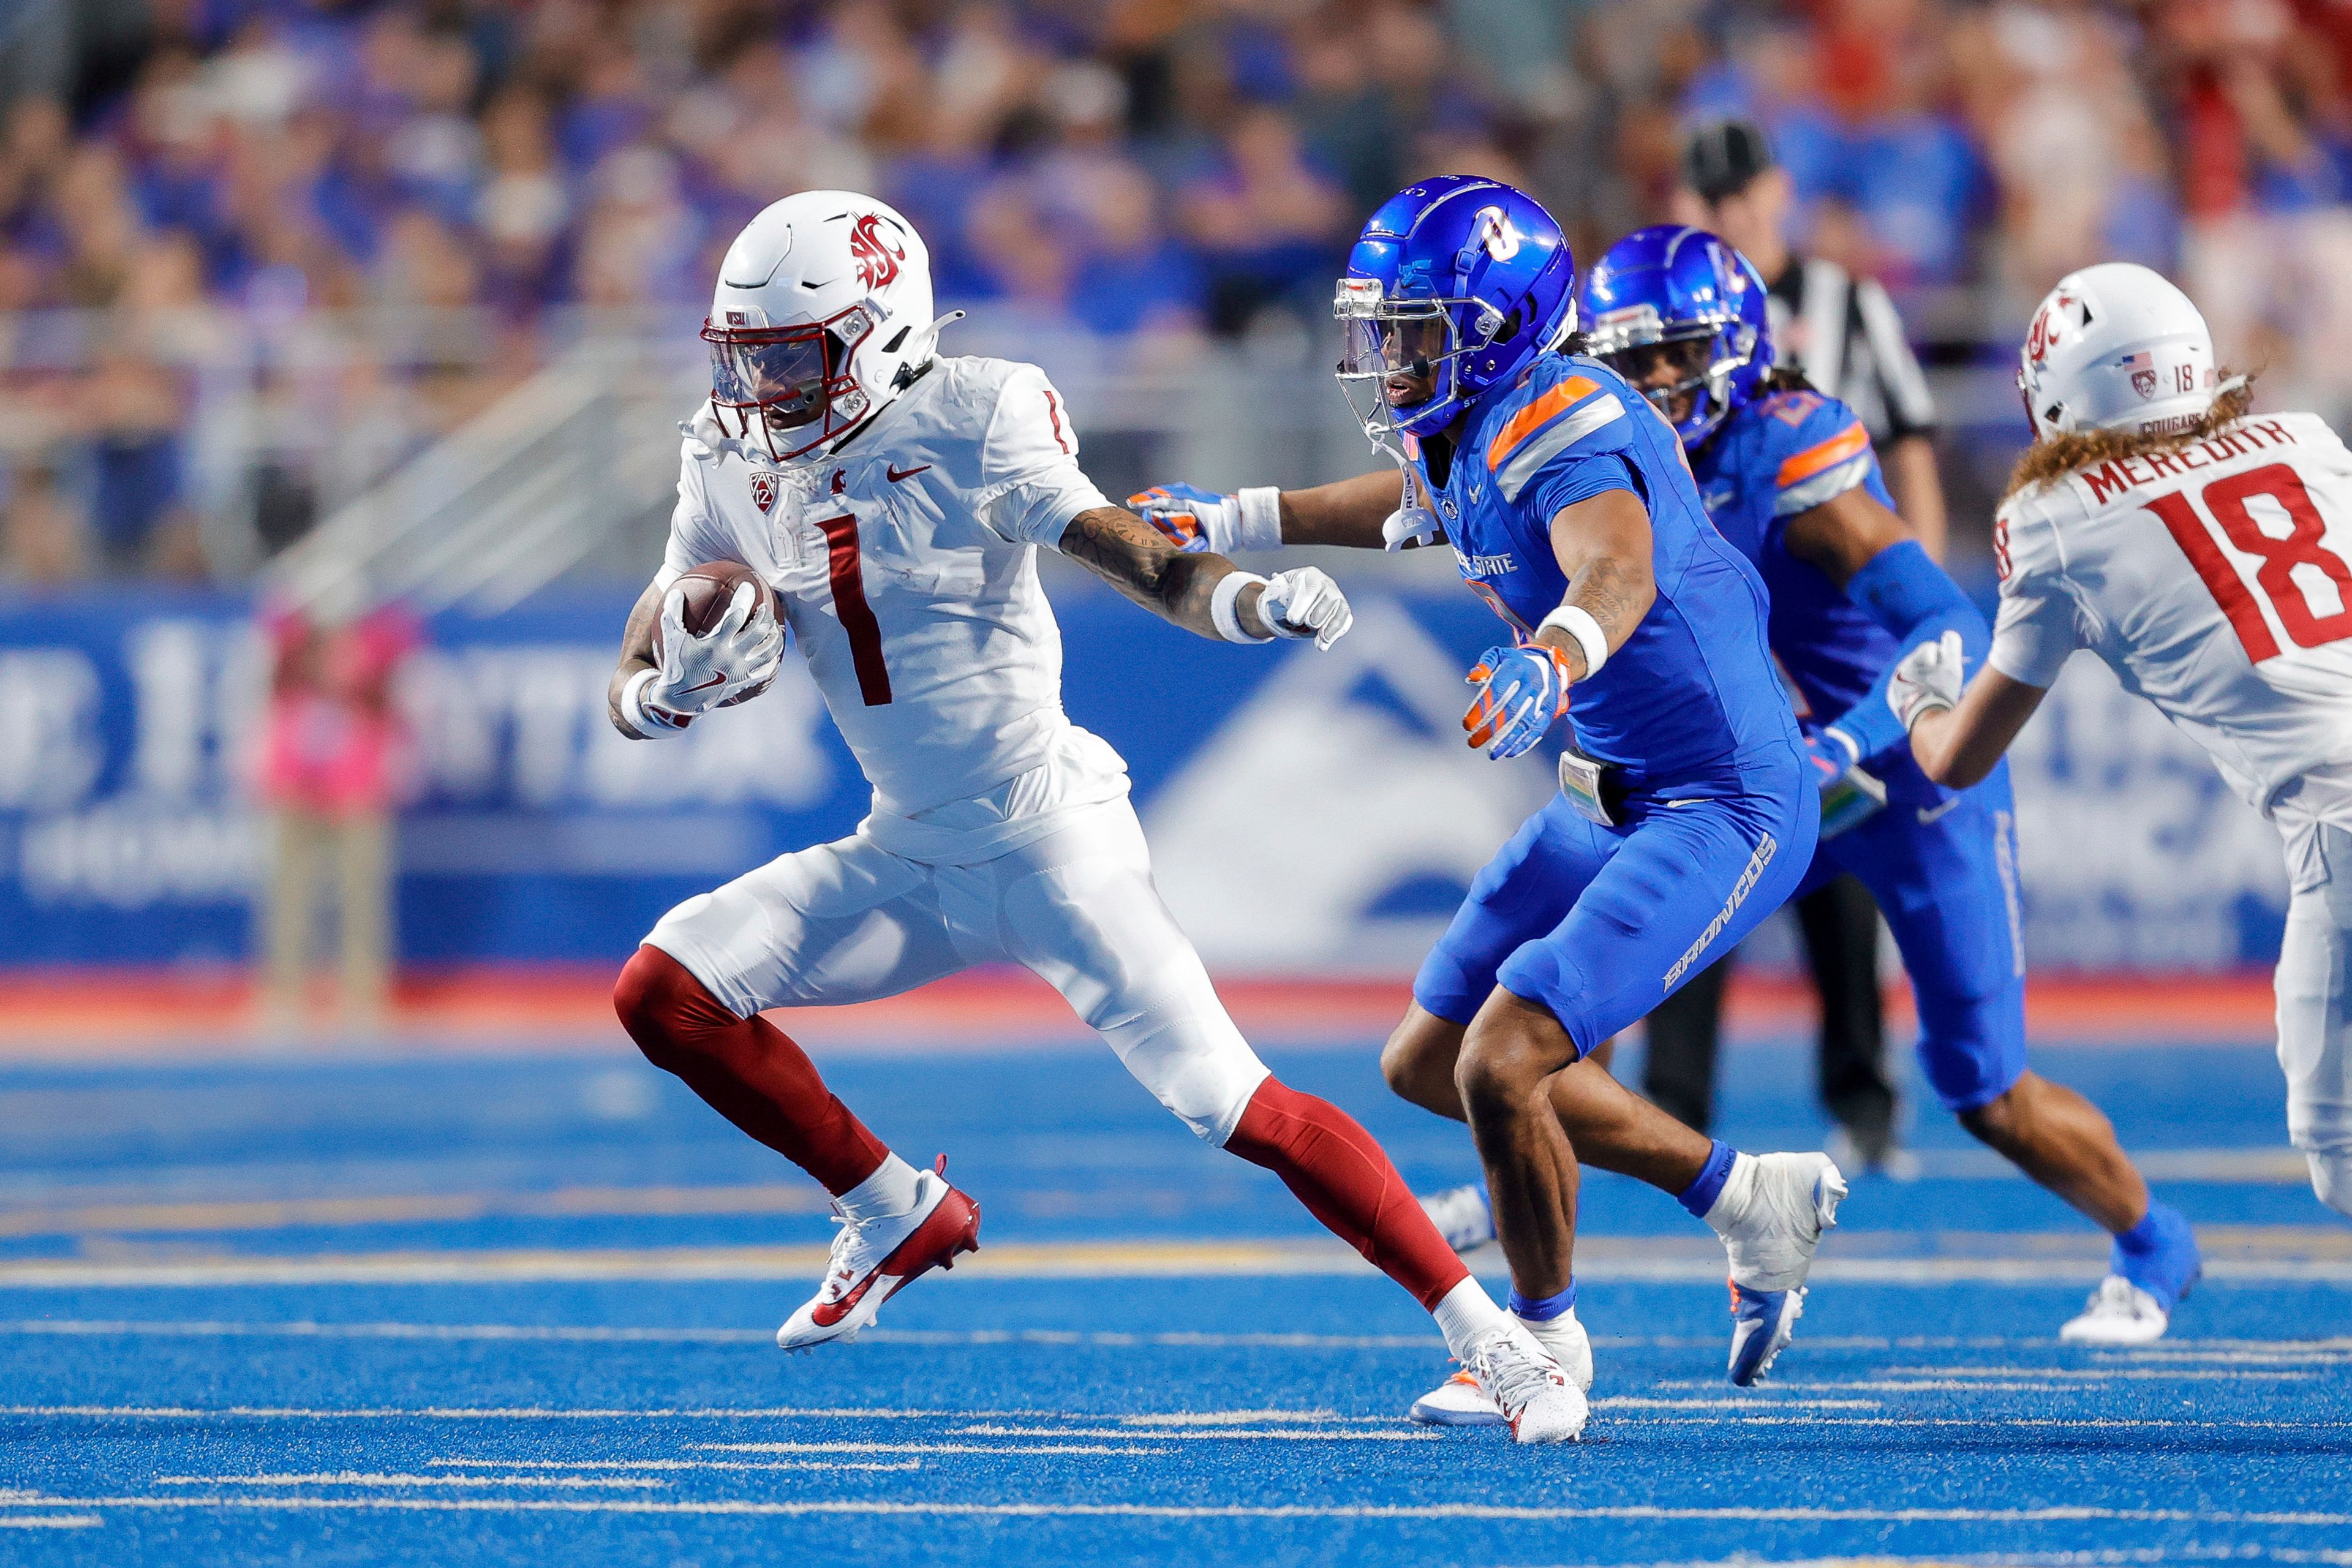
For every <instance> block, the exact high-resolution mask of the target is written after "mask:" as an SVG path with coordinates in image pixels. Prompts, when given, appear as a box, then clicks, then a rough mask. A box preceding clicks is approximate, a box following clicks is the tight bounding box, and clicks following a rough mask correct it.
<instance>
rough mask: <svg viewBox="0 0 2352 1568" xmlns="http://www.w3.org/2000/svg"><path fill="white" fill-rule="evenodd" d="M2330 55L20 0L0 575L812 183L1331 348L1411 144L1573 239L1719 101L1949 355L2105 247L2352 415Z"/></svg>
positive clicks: (665, 1)
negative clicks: (1513, 188) (1360, 250)
mask: <svg viewBox="0 0 2352 1568" xmlns="http://www.w3.org/2000/svg"><path fill="white" fill-rule="evenodd" d="M2347 84H2352V0H2143V3H2141V4H2137V5H2124V4H2107V5H2097V4H2088V3H2069V0H1994V3H1991V4H1971V3H1964V0H1781V3H1778V4H1772V3H1765V0H7V4H5V5H0V574H5V575H8V576H13V577H16V578H31V579H57V578H71V577H75V576H78V575H81V574H89V573H99V572H112V573H129V572H150V573H159V574H172V575H198V574H205V573H207V572H210V573H215V574H220V573H230V572H236V571H240V570H243V569H245V568H246V567H247V566H249V565H250V564H251V563H252V561H253V560H254V559H256V558H257V556H258V555H260V554H264V553H266V552H268V550H269V549H271V548H274V547H276V546H278V545H279V544H282V543H283V542H285V541H286V540H287V539H289V538H291V537H294V536H295V535H297V534H299V532H300V531H302V530H303V529H304V528H305V527H307V526H308V524H309V522H310V520H311V519H312V518H314V517H315V516H316V515H317V513H318V512H319V510H320V509H321V508H322V507H323V506H326V505H327V504H329V503H331V501H332V500H334V499H335V497H336V495H337V494H338V493H341V492H344V491H348V490H349V489H351V488H352V486H354V485H356V484H358V483H361V482H363V481H364V479H366V478H368V477H371V476H373V474H375V473H378V472H380V471H382V469H383V468H384V467H385V466H386V465H388V464H390V463H392V462H394V461H396V460H397V459H398V458H400V457H402V456H404V454H405V453H406V452H407V451H409V450H412V449H414V447H415V446H416V445H417V444H419V443H420V442H422V441H425V440H427V439H429V438H430V437H432V436H433V435H434V434H436V433H437V432H439V431H441V430H446V429H447V428H449V427H451V426H454V425H455V424H457V423H458V422H460V421H462V420H463V419H465V418H466V417H467V416H469V415H471V414H472V413H474V412H476V411H478V409H480V408H481V407H483V406H484V405H487V404H488V402H489V401H490V400H491V399H493V398H494V397H495V396H496V395H498V394H499V392H501V391H503V390H505V389H506V388H508V387H510V386H512V385H513V384H515V383H516V382H517V380H518V379H519V378H520V377H521V376H522V375H524V374H528V372H529V371H530V369H532V368H533V367H534V366H535V365H538V364H540V363H543V362H544V359H545V356H546V355H547V354H548V353H550V352H551V342H555V341H558V340H560V338H561V336H562V332H563V331H565V330H567V329H566V327H565V325H564V324H565V323H571V322H576V321H578V320H579V316H578V311H579V310H582V309H583V308H584V309H588V310H599V311H605V312H619V313H624V314H625V313H630V312H635V313H636V314H637V315H638V316H641V317H644V318H646V319H648V320H657V321H663V322H665V323H668V322H672V321H675V322H677V323H678V327H677V330H678V331H681V332H684V333H688V334H690V331H691V328H692V325H693V323H694V321H695V320H696V318H697V316H698V311H697V310H696V309H695V301H696V300H698V298H699V297H701V296H703V295H705V294H706V293H707V290H708V288H709V278H710V276H711V275H712V272H713V269H714V267H715V263H716V258H717V257H718V255H719V251H720V250H722V249H723V247H725V245H726V243H727V241H728V239H729V238H730V237H731V236H732V235H733V233H734V232H735V230H736V229H737V228H738V227H739V226H740V225H741V224H742V223H743V222H744V221H745V220H746V219H748V218H749V217H750V216H751V215H752V214H753V213H755V212H756V211H758V210H759V208H760V207H761V206H762V205H765V204H766V203H768V202H770V201H772V200H774V199H775V198H777V197H779V196H782V195H787V194H789V193H791V192H793V191H795V190H801V189H805V188H810V187H814V186H846V187H852V188H857V189H863V190H868V191H872V192H875V193H877V194H878V195H882V196H884V197H885V198H886V199H888V200H890V201H892V202H894V203H896V204H897V205H898V206H900V207H901V208H902V209H903V210H904V211H906V212H907V213H908V216H911V217H912V218H913V219H914V220H915V221H916V223H917V224H918V225H919V226H920V227H921V228H922V229H923V231H924V232H925V234H926V235H927V236H928V237H929V241H930V244H931V248H932V252H933V256H934V258H935V263H936V267H937V271H938V277H939V282H940V292H941V296H942V300H943V303H946V304H960V305H966V306H975V305H985V306H988V307H989V308H990V309H991V310H992V312H994V313H996V314H997V315H998V316H999V317H1000V318H1002V319H1005V320H1010V321H1015V322H1019V321H1038V322H1040V323H1050V324H1052V325H1053V326H1055V328H1056V329H1057V330H1072V329H1075V330H1081V331H1087V332H1091V333H1096V334H1105V335H1108V336H1112V337H1116V338H1119V339H1122V340H1125V341H1126V342H1130V343H1132V344H1134V345H1137V346H1136V347H1135V349H1134V350H1133V352H1134V353H1139V354H1140V353H1149V354H1151V355H1154V356H1162V357H1164V356H1167V355H1170V354H1182V353H1196V352H1200V350H1201V347H1202V345H1204V344H1211V343H1213V342H1216V340H1218V339H1220V338H1226V339H1237V340H1239V341H1241V342H1244V344H1250V343H1257V344H1278V345H1289V346H1290V348H1291V350H1292V352H1304V350H1302V349H1299V348H1298V346H1297V345H1298V344H1299V342H1300V341H1301V334H1302V331H1303V332H1304V333H1307V334H1313V338H1312V343H1313V348H1314V351H1315V353H1317V354H1318V355H1319V354H1321V353H1323V352H1324V349H1325V345H1324V343H1323V342H1322V339H1321V334H1322V333H1323V332H1324V331H1325V324H1324V320H1323V318H1324V316H1325V314H1326V312H1327V310H1328V291H1329V280H1330V278H1331V276H1332V274H1333V272H1334V270H1335V269H1336V267H1337V265H1338V263H1339V260H1340V258H1342V257H1343V256H1344V254H1345V248H1346V244H1347V241H1348V239H1349V237H1350V236H1351V235H1352V233H1353V232H1354V230H1355V228H1356V226H1357V225H1358V224H1359V223H1360V221H1361V218H1362V216H1364V215H1365V213H1366V212H1367V211H1369V209H1370V207H1371V206H1372V205H1373V204H1375V203H1376V202H1377V201H1379V200H1380V199H1381V197H1383V196H1385V195H1388V194H1389V193H1390V192H1391V191H1392V190H1394V189H1396V188H1397V187H1398V186H1399V185H1401V184H1404V183H1406V182H1407V181H1408V180H1409V179H1411V178H1412V177H1414V176H1416V175H1420V174H1429V173H1436V172H1449V171H1450V172H1470V173H1486V174H1495V175H1497V176H1500V177H1504V178H1507V179H1510V180H1513V181H1515V182H1518V183H1521V184H1526V185H1527V186H1528V187H1529V188H1530V189H1532V190H1533V191H1534V192H1535V193H1536V194H1538V195H1539V196H1540V197H1541V198H1543V199H1544V200H1545V201H1546V202H1547V203H1548V204H1549V205H1552V206H1553V208H1554V210H1555V211H1556V212H1557V213H1558V214H1559V216H1561V218H1562V219H1563V221H1564V222H1566V223H1567V225H1568V226H1569V228H1570V233H1571V235H1572V236H1573V237H1575V239H1576V241H1577V244H1578V248H1579V253H1580V255H1581V256H1585V257H1588V258H1589V257H1590V256H1591V255H1592V254H1595V253H1596V251H1597V249H1598V248H1599V247H1601V246H1602V245H1605V244H1606V243H1607V241H1608V240H1610V239H1612V238H1613V237H1615V236H1616V235H1618V234H1620V233H1622V232H1623V231H1624V230H1625V229H1627V228H1630V227H1632V226H1635V225H1637V224H1639V223H1642V222H1645V221H1652V220H1654V219H1655V218H1657V217H1660V216H1664V213H1665V212H1666V211H1667V210H1668V205H1669V203H1670V202H1671V200H1672V197H1673V195H1674V184H1675V178H1676V171H1677V167H1678V158H1677V153H1678V151H1679V148H1680V145H1681V142H1682V139H1683V136H1684V135H1685V132H1686V131H1687V129H1688V128H1689V126H1690V125H1692V124H1693V123H1694V122H1696V121H1698V120H1700V119H1703V118H1705V117H1708V116H1712V115H1717V114H1723V113H1733V112H1737V113H1742V114H1748V115H1751V116H1753V117H1755V118H1756V119H1758V120H1759V121H1761V122H1762V123H1764V124H1765V125H1766V126H1767V127H1769V130H1770V132H1772V135H1773V137H1774V140H1775V142H1776V143H1777V145H1778V149H1779V152H1780V157H1781V159H1782V161H1783V162H1784V163H1785V164H1786V166H1787V167H1788V168H1789V170H1790V173H1791V174H1792V175H1793V177H1794V179H1795V182H1796V186H1797V192H1798V195H1799V198H1800V199H1799V204H1798V206H1797V210H1796V214H1795V216H1794V219H1793V222H1794V223H1795V225H1796V226H1797V227H1798V229H1799V231H1800V232H1799V233H1797V234H1796V235H1794V236H1792V237H1793V238H1795V239H1796V240H1798V241H1799V242H1800V243H1801V244H1803V245H1805V246H1806V247H1809V248H1810V249H1811V250H1812V251H1814V252H1816V253H1819V254H1822V255H1825V256H1829V257H1831V258H1833V259H1837V260H1840V261H1843V262H1844V263H1845V264H1847V265H1848V266H1849V267H1851V268H1853V269H1854V270H1856V271H1858V272H1861V273H1864V274H1868V275H1873V276H1875V277H1878V278H1879V279H1883V280H1884V281H1885V283H1886V284H1887V285H1888V287H1889V288H1890V289H1892V290H1894V291H1895V297H1896V299H1897V300H1898V301H1900V302H1902V303H1903V304H1904V306H1905V307H1906V312H1907V313H1908V315H1909V318H1910V320H1911V321H1912V322H1913V324H1914V328H1915V331H1916V332H1918V333H1919V334H1920V335H1922V336H1924V337H1926V338H1927V339H1928V340H1929V342H1928V353H1927V358H1928V360H1929V363H1931V365H1958V364H1967V363H1989V362H1990V360H1994V359H1998V358H2000V357H2001V356H2003V355H2005V354H2006V353H2009V352H2011V348H2010V344H2009V342H2007V341H2005V340H2006V339H2007V337H2008V335H2009V334H2011V332H2013V331H2014V328H2015V323H2016V322H2017V321H2020V320H2021V318H2022V315H2023V313H2024V311H2025V310H2026V309H2027V308H2029V307H2030V305H2031V302H2032V300H2033V299H2034V298H2036V297H2038V296H2039V294H2040V293H2041V291H2042V289H2045V288H2046V287H2047V286H2048V285H2049V284H2050V282H2051V281H2053V279H2055V278H2056V277H2058V276H2059V275H2060V274H2062V273H2063V272H2064V271H2065V270H2067V269H2068V268H2072V267H2075V266H2079V265H2082V264H2084V263H2086V262H2089V261H2093V260H2097V259H2105V258H2128V259H2135V260H2141V261H2146V262H2147V263H2149V264H2151V265H2154V266H2158V267H2159V268H2165V269H2167V270H2168V271H2171V272H2173V273H2175V274H2176V275H2177V276H2179V277H2180V278H2181V279H2182V280H2183V281H2184V283H2185V284H2186V285H2187V286H2188V287H2189V289H2191V292H2192V293H2193V294H2195V295H2196V296H2197V297H2198V298H2199V299H2200V301H2201V302H2202V303H2203V304H2204V305H2205V306H2206V308H2207V309H2208V310H2209V312H2210V313H2211V315H2212V317H2213V320H2214V324H2215V326H2216V328H2217V332H2218V334H2219V335H2220V336H2221V339H2222V340H2223V348H2224V353H2225V354H2227V355H2228V356H2230V357H2231V358H2233V359H2235V360H2239V361H2241V362H2251V363H2268V364H2271V365H2272V366H2273V370H2274V372H2275V374H2277V375H2278V376H2279V378H2280V379H2281V380H2282V381H2284V382H2285V383H2286V384H2288V385H2289V386H2290V387H2292V388H2294V389H2295V390H2298V391H2300V390H2302V389H2304V388H2306V387H2307V388H2308V389H2309V390H2308V392H2307V394H2306V395H2305V401H2308V402H2314V403H2317V404H2318V405H2320V406H2321V407H2323V409H2324V410H2326V411H2329V412H2334V411H2336V409H2337V408H2338V407H2339V406H2340V405H2343V404H2344V403H2345V402H2347V399H2352V383H2348V382H2347V374H2352V89H2347ZM2339 351H2340V352H2339ZM1269 352H1271V351H1270V350H1269ZM1965 420H1966V413H1965V411H1964V410H1963V411H1961V422H1962V423H1963V424H1965ZM223 518H233V519H235V520H236V527H233V528H231V527H225V526H224V525H222V523H221V522H220V520H221V519H223Z"/></svg>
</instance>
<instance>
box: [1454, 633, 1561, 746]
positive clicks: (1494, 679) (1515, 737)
mask: <svg viewBox="0 0 2352 1568" xmlns="http://www.w3.org/2000/svg"><path fill="white" fill-rule="evenodd" d="M1466 679H1468V680H1469V682H1470V684H1471V685H1473V686H1475V687H1476V688H1477V689H1478V695H1477V696H1476V697H1475V698H1474V699H1472V700H1471V703H1470V711H1468V712H1467V713H1465V714H1464V715H1462V727H1463V728H1464V729H1465V730H1466V731H1469V732H1470V744H1471V745H1473V746H1485V747H1486V755H1487V756H1488V757H1490V758H1492V759H1493V760H1494V761H1496V762H1498V763H1499V762H1501V761H1503V760H1504V759H1506V758H1507V757H1516V756H1517V755H1518V754H1519V753H1521V752H1525V751H1526V750H1528V747H1530V746H1533V745H1534V744H1535V743H1536V742H1538V741H1540V740H1542V739H1543V736H1544V731H1547V730H1549V729H1550V728H1551V726H1552V721H1554V720H1556V719H1558V718H1559V716H1560V715H1561V714H1563V713H1565V712H1567V711H1568V679H1569V678H1568V660H1567V658H1565V657H1564V656H1562V655H1561V654H1560V653H1559V652H1558V651H1557V650H1555V649H1552V648H1549V647H1545V646H1544V645H1543V644H1541V643H1531V644H1529V645H1528V646H1527V647H1490V648H1488V649H1487V650H1486V652H1485V653H1482V654H1480V655H1479V656H1478V662H1477V664H1476V666H1475V667H1474V668H1472V669H1471V671H1470V674H1469V676H1468V677H1467V678H1466Z"/></svg>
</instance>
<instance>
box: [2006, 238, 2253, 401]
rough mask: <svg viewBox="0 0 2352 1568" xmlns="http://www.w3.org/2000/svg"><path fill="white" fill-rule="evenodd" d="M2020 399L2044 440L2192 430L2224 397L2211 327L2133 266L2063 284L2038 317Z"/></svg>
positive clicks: (2168, 287) (2121, 264)
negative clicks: (2079, 433)
mask: <svg viewBox="0 0 2352 1568" xmlns="http://www.w3.org/2000/svg"><path fill="white" fill-rule="evenodd" d="M2017 389H2018V391H2019V392H2021V393H2022V394H2023V395H2024V397H2025V412H2026V414H2027V415H2028V416H2030V417H2031V418H2032V421H2033V434H2034V437H2036V438H2037V439H2046V438H2047V437H2052V436H2058V435H2063V434H2065V433H2066V432H2068V431H2075V430H2124V431H2130V432H2133V433H2135V434H2139V435H2155V434H2158V433H2160V432H2163V431H2167V430H2185V429H2187V428H2188V427H2189V426H2191V425H2194V424H2196V423H2197V421H2198V420H2200V419H2201V418H2203V417H2204V416H2205V413H2206V411H2207V410H2208V409H2210V408H2211V407H2212V405H2213V399H2214V398H2215V397H2217V396H2219V395H2221V392H2222V391H2223V390H2224V389H2223V388H2222V387H2221V384H2220V383H2219V373H2218V372H2217V371H2216V370H2215V369H2214V367H2213V334H2212V333H2211V332H2210V331H2207V330H2206V327H2205V318H2204V317H2203V316H2202V315H2201V314H2200V313H2199V311H2198V309H2197V307H2196V306H2195V305H2193V304H2191V303H2190V302H2189V296H2188V295H2186V294H2184V293H2182V292H2181V291H2180V290H2179V289H2176V288H2174V287H2173V286H2172V284H2171V283H2170V282H2168V280H2166V279H2164V278H2163V277H2162V276H2161V275H2160V274H2158V273H2155V272H2152V271H2150V270H2148V268H2145V267H2141V266H2137V265H2136V264H2134V263H2132V262H2128V261H2106V262H2102V263H2100V264H2099V265H2098V266H2096V267H2085V268H2083V269H2082V270H2081V271H2079V272H2070V273H2068V274H2067V275H2066V276H2065V277H2063V278H2062V279H2059V280H2058V286H2057V287H2056V288H2055V289H2051V290H2050V293H2049V295H2048V297H2047V298H2045V299H2044V300H2042V308H2041V309H2040V310H2036V311H2035V312H2034V313H2033V325H2032V329H2031V330H2030V331H2028V332H2027V333H2026V336H2025V350H2024V353H2022V354H2021V356H2020V364H2019V367H2018V373H2017Z"/></svg>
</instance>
